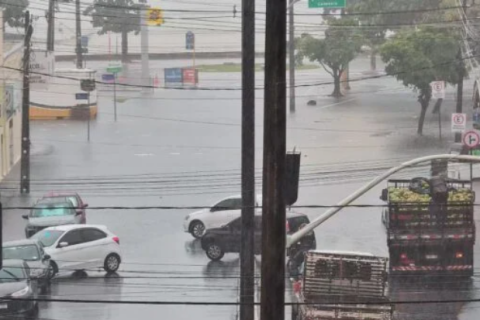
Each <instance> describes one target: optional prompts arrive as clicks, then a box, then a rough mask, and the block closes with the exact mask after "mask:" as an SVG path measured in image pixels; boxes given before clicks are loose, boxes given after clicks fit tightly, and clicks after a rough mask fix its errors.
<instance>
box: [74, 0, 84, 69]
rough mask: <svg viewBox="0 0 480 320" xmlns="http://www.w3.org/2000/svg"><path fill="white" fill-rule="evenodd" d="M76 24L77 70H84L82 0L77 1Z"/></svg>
mask: <svg viewBox="0 0 480 320" xmlns="http://www.w3.org/2000/svg"><path fill="white" fill-rule="evenodd" d="M75 24H76V37H77V46H76V52H77V69H82V68H83V55H82V24H81V21H80V0H75Z"/></svg>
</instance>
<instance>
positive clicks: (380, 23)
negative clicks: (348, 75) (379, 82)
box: [347, 0, 392, 71]
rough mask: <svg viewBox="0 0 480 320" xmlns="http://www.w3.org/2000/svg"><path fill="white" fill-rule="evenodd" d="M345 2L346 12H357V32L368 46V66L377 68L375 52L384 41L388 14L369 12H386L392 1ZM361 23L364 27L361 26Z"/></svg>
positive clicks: (364, 0) (361, 0)
mask: <svg viewBox="0 0 480 320" xmlns="http://www.w3.org/2000/svg"><path fill="white" fill-rule="evenodd" d="M347 4H348V7H347V13H349V12H353V13H357V14H358V15H356V16H355V19H357V20H358V23H359V25H360V27H359V32H360V33H361V34H362V37H363V39H364V40H365V44H366V45H367V46H369V47H370V50H371V51H370V68H371V69H372V70H373V71H374V70H376V69H377V54H378V50H379V48H380V46H381V45H382V44H383V43H384V42H385V35H386V33H387V30H388V27H386V25H388V23H389V21H388V15H382V14H371V13H372V12H388V11H389V10H391V9H390V8H391V7H392V2H391V1H386V0H356V1H349V2H347ZM362 25H363V26H365V27H362ZM367 26H372V27H367ZM374 26H377V27H374Z"/></svg>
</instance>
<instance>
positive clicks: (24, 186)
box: [20, 11, 33, 193]
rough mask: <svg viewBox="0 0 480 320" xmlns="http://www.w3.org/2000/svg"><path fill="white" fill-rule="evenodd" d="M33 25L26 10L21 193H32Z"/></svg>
mask: <svg viewBox="0 0 480 320" xmlns="http://www.w3.org/2000/svg"><path fill="white" fill-rule="evenodd" d="M32 34H33V27H32V25H31V24H30V12H29V11H26V12H25V39H24V52H23V98H22V99H23V100H22V159H21V162H20V193H30V117H29V113H30V112H29V111H30V45H31V43H30V41H31V39H32Z"/></svg>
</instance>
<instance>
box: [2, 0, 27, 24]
mask: <svg viewBox="0 0 480 320" xmlns="http://www.w3.org/2000/svg"><path fill="white" fill-rule="evenodd" d="M28 5H29V2H28V0H2V1H0V8H4V11H3V25H5V24H8V25H9V26H10V27H13V28H19V27H24V24H25V22H24V21H25V10H26V9H27V7H28Z"/></svg>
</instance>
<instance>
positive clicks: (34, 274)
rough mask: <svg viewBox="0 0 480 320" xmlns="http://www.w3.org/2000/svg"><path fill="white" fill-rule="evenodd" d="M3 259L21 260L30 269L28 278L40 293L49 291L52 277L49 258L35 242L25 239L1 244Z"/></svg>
mask: <svg viewBox="0 0 480 320" xmlns="http://www.w3.org/2000/svg"><path fill="white" fill-rule="evenodd" d="M2 254H3V259H4V260H10V259H17V260H18V259H21V260H23V261H25V262H26V263H27V265H28V267H29V268H30V277H31V278H32V280H34V281H36V282H37V286H38V288H39V289H40V291H41V292H46V291H48V289H50V280H51V279H52V277H53V276H54V273H53V268H52V266H51V264H50V256H49V255H48V254H46V253H45V250H43V247H42V244H41V243H40V242H38V241H37V240H33V239H25V240H17V241H9V242H4V243H3V249H2Z"/></svg>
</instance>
